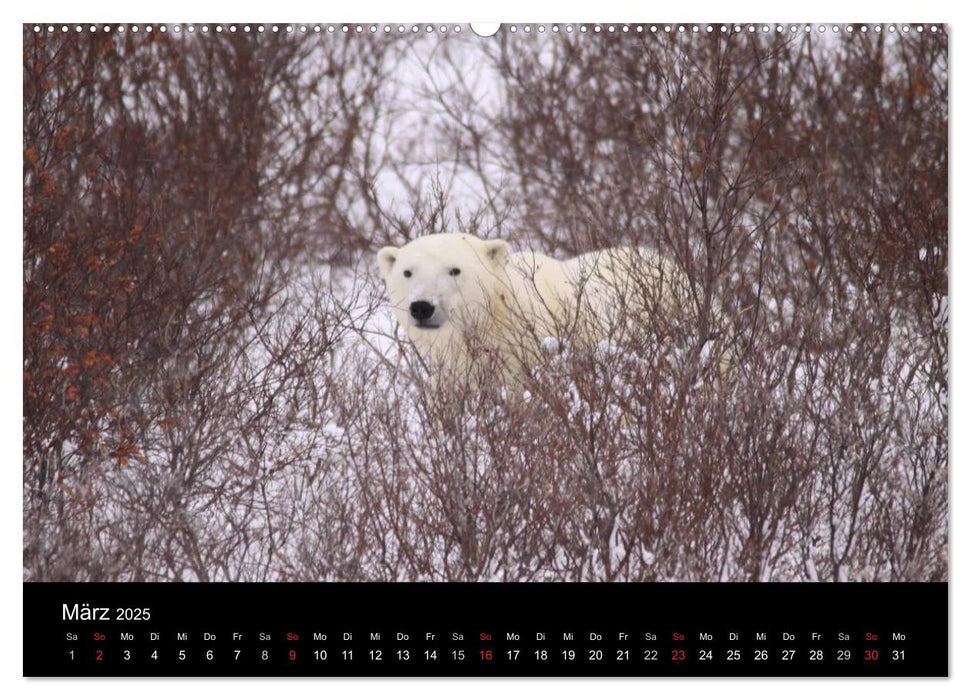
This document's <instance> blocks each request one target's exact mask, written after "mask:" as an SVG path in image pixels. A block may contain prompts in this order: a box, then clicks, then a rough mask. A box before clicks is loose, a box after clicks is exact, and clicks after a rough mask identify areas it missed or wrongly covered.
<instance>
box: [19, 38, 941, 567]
mask: <svg viewBox="0 0 971 700" xmlns="http://www.w3.org/2000/svg"><path fill="white" fill-rule="evenodd" d="M855 29H856V31H853V32H846V31H843V32H842V33H840V34H839V35H833V34H832V33H829V34H827V35H825V36H821V35H819V34H818V33H815V32H811V33H806V32H804V31H802V29H801V28H799V31H797V32H790V31H789V30H788V28H785V30H784V31H782V32H778V33H777V32H775V31H770V32H768V33H763V32H761V31H755V32H748V31H747V28H743V29H742V31H739V32H734V31H728V32H721V31H718V28H716V29H715V31H713V32H712V33H710V34H708V33H706V32H704V30H702V32H700V33H698V34H695V33H691V32H685V33H678V32H672V33H671V34H665V33H664V32H659V33H656V34H653V33H650V32H641V33H638V32H636V31H635V30H634V29H631V30H630V31H629V32H627V33H621V32H619V31H618V32H614V33H608V32H600V33H595V32H586V33H583V34H580V33H574V34H567V33H566V32H561V33H559V34H553V33H551V32H547V33H545V34H539V33H537V32H533V33H531V34H528V35H527V34H524V33H522V32H519V33H517V34H512V33H509V32H505V31H503V32H500V33H499V34H498V35H497V36H496V37H495V38H493V39H490V40H484V39H479V38H477V37H471V36H465V35H460V36H454V35H453V36H449V37H447V38H444V37H438V36H430V37H429V36H417V37H411V36H406V37H404V38H397V37H393V38H386V37H382V36H375V35H371V34H369V33H367V32H364V33H363V35H358V34H355V33H353V32H351V33H349V34H348V35H343V34H342V33H341V32H337V33H336V35H328V34H321V35H316V34H308V35H300V34H298V33H293V34H289V35H288V34H286V33H279V34H274V33H270V32H267V33H263V34H257V33H255V32H252V33H242V32H236V33H229V32H223V33H221V34H218V35H217V34H215V33H210V34H209V35H202V34H198V33H197V34H195V35H189V34H188V33H185V34H182V35H176V34H175V33H173V32H168V33H165V34H163V33H161V32H158V31H156V32H153V33H151V34H149V33H145V32H142V33H139V34H133V33H131V32H124V33H117V32H114V31H112V32H110V33H104V32H101V31H100V29H99V31H98V32H95V33H93V34H89V33H88V32H82V33H79V34H75V33H67V34H62V33H59V32H55V33H53V34H49V33H47V32H45V31H42V32H40V33H35V32H34V31H33V28H32V27H25V32H24V328H23V331H24V347H23V350H24V380H23V382H24V391H23V393H24V575H25V578H27V579H30V580H53V579H70V580H146V579H147V580H187V579H189V580H216V579H230V580H237V579H255V580H266V579H274V580H275V579H282V580H297V579H328V580H331V579H336V580H348V579H350V580H364V579H368V580H370V579H378V580H412V579H421V580H425V579H444V580H482V579H489V580H817V579H818V580H846V579H868V580H870V579H875V580H942V579H946V577H947V565H948V563H947V466H948V440H947V438H948V435H947V418H948V412H947V399H948V367H947V330H948V297H947V251H948V246H947V169H948V161H947V130H948V121H947V120H948V113H947V37H946V33H945V32H944V31H942V30H938V31H934V32H932V31H931V30H930V28H929V27H925V28H923V31H920V32H918V31H917V30H916V28H913V29H911V31H908V32H906V33H905V32H903V31H896V32H893V33H892V32H889V31H888V30H887V28H886V27H884V28H882V31H879V32H877V31H873V27H870V31H868V32H866V33H863V32H861V31H860V28H859V27H856V28H855ZM379 34H380V33H379ZM392 34H393V33H392ZM456 229H463V230H468V231H471V232H473V233H479V234H480V235H484V236H485V235H501V236H504V237H507V238H508V239H510V240H511V241H512V242H513V243H514V245H517V246H519V247H533V248H537V249H540V250H543V251H544V252H547V253H550V254H557V255H561V256H566V255H572V254H577V253H581V252H586V251H589V250H593V249H596V248H599V247H604V246H609V245H628V244H638V245H644V246H649V247H652V248H655V249H657V250H659V251H661V252H662V253H664V254H665V255H667V256H669V257H671V258H672V259H673V260H675V261H676V262H677V263H678V264H679V265H680V266H681V267H682V268H683V269H684V270H685V272H686V273H687V274H688V275H689V276H690V277H691V279H692V280H693V281H694V282H695V285H696V289H697V294H696V295H695V296H696V298H695V300H694V304H695V307H696V308H695V309H694V310H693V311H694V312H697V313H692V314H690V316H691V317H692V318H697V319H698V323H699V324H701V326H703V327H699V328H698V329H697V330H698V335H699V337H705V336H707V333H708V330H709V328H708V327H707V326H706V325H705V324H708V323H709V322H710V321H711V319H713V318H714V317H715V316H716V315H721V316H724V317H725V318H728V319H730V321H731V328H732V330H731V338H730V341H731V346H732V347H733V348H734V350H733V352H734V357H735V360H736V363H735V364H736V370H735V371H734V372H733V373H732V375H731V376H730V377H728V378H725V377H716V376H714V374H713V370H712V369H711V368H710V367H708V366H707V365H706V364H705V363H704V362H703V361H702V360H703V358H702V357H700V356H699V353H698V352H692V351H686V352H682V351H681V349H677V348H672V347H669V346H667V345H666V344H665V343H664V342H663V338H664V337H665V335H664V333H663V332H662V331H663V329H659V328H656V327H653V326H651V324H647V325H646V326H645V328H644V329H643V334H642V342H640V343H635V344H634V345H636V347H634V346H631V345H630V344H628V346H626V347H616V346H609V347H607V346H604V347H599V348H596V349H593V350H592V351H589V352H587V351H581V350H577V351H575V352H567V351H562V352H557V353H551V357H550V362H549V363H548V366H546V367H542V368H532V369H531V372H530V375H529V377H528V378H527V380H526V382H525V392H522V391H521V390H520V391H517V392H515V393H516V394H517V395H515V396H511V395H510V392H509V391H504V390H502V389H501V388H499V387H494V386H490V382H489V378H488V377H484V378H483V377H470V378H467V381H461V382H456V383H455V385H454V386H451V387H448V388H447V389H444V388H443V387H441V386H438V387H436V388H435V389H422V388H421V386H422V367H421V364H420V362H419V361H418V360H417V359H416V358H415V357H414V354H413V352H412V351H411V349H410V348H409V347H408V346H407V344H406V343H402V342H399V341H398V336H397V335H396V334H395V332H394V329H393V328H391V324H390V320H389V315H388V313H387V310H386V309H384V308H382V306H381V302H380V293H381V289H380V284H379V283H378V282H377V281H376V275H375V274H374V273H375V271H374V270H372V267H371V266H372V255H373V252H374V251H375V250H376V249H377V248H379V247H380V246H381V245H385V244H386V243H388V242H394V243H398V244H400V243H402V242H404V240H407V239H409V238H411V237H414V236H417V235H421V234H422V233H428V232H432V231H441V230H456ZM436 392H441V393H436ZM523 393H524V395H525V398H524V396H523V395H521V394H523Z"/></svg>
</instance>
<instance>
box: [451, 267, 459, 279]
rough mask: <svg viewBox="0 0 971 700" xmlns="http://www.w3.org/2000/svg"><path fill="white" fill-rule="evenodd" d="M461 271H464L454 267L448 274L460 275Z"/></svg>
mask: <svg viewBox="0 0 971 700" xmlns="http://www.w3.org/2000/svg"><path fill="white" fill-rule="evenodd" d="M461 273H462V271H461V270H460V269H458V268H457V267H453V268H452V269H451V270H449V271H448V274H450V275H451V276H452V277H458V276H459V275H460V274H461Z"/></svg>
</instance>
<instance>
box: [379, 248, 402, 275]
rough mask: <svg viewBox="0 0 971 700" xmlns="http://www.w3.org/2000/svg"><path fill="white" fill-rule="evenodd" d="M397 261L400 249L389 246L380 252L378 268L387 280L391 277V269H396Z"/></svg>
mask: <svg viewBox="0 0 971 700" xmlns="http://www.w3.org/2000/svg"><path fill="white" fill-rule="evenodd" d="M397 259H398V249H397V248H395V247H394V246H387V247H386V248H382V249H381V250H379V251H378V266H379V267H380V268H381V274H383V275H384V278H385V279H388V278H389V277H391V268H392V267H394V261H395V260H397Z"/></svg>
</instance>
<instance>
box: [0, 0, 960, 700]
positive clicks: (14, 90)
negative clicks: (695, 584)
mask: <svg viewBox="0 0 971 700" xmlns="http://www.w3.org/2000/svg"><path fill="white" fill-rule="evenodd" d="M955 6H956V3H954V2H953V0H951V1H950V2H945V1H944V0H924V1H922V2H919V3H916V2H909V3H908V2H901V1H899V0H889V1H887V2H881V3H879V4H877V3H871V2H867V3H848V2H845V0H843V1H842V2H836V1H835V0H820V1H817V2H813V3H812V4H809V5H807V4H804V3H779V2H778V1H777V0H776V1H775V2H735V3H726V2H724V1H722V2H714V1H712V0H706V1H704V2H694V3H692V4H690V5H688V4H682V5H677V6H673V5H669V4H661V5H658V6H652V5H650V4H648V3H646V2H644V0H640V1H633V0H627V1H621V0H591V1H590V2H588V3H587V4H586V5H584V4H582V3H579V2H576V1H571V2H565V3H554V2H552V1H551V0H544V1H541V2H533V3H528V4H527V3H525V2H523V1H522V0H519V1H517V0H488V1H486V2H481V3H479V4H478V5H476V6H473V5H471V4H469V3H461V2H455V0H452V1H451V2H446V1H445V0H422V1H420V2H418V1H413V2H400V1H399V2H393V1H392V0H380V1H373V0H370V1H369V0H364V1H358V2H354V3H348V4H346V5H344V4H341V5H337V4H333V3H330V4H326V5H325V4H322V3H310V2H306V1H304V2H293V1H291V0H273V1H272V2H263V3H258V2H252V1H246V2H239V3H233V4H231V5H230V4H223V6H222V7H220V4H219V3H200V2H198V1H195V2H190V1H188V0H171V1H166V2H164V3H159V4H158V5H157V6H152V5H150V4H147V3H132V2H130V1H128V2H117V1H116V2H88V3H79V2H77V1H76V0H75V1H74V2H67V1H66V0H50V1H48V2H45V3H43V4H40V3H38V4H34V5H23V4H17V5H16V6H14V7H12V8H11V7H10V6H9V5H8V6H7V7H5V8H4V9H3V10H2V12H3V14H4V16H5V17H4V18H5V20H6V21H4V22H3V23H2V24H0V28H2V31H3V37H2V38H3V41H2V42H0V55H2V58H3V60H2V61H0V75H2V80H3V88H4V92H3V94H7V95H8V96H9V97H8V101H9V102H10V103H13V102H15V98H14V96H16V95H19V94H21V85H22V74H21V71H22V68H21V66H22V59H21V55H22V49H21V46H22V43H21V42H22V39H21V24H22V23H23V22H26V21H36V20H52V19H56V20H59V21H62V22H63V21H69V20H75V21H78V20H91V19H96V20H101V21H104V20H106V19H110V20H111V21H116V22H145V21H159V20H163V21H167V22H200V21H207V22H208V21H212V20H213V19H216V20H219V21H223V22H227V21H254V20H255V21H259V20H262V19H278V20H282V21H288V20H294V21H310V20H313V21H325V20H333V21H348V20H353V21H357V22H368V23H371V22H382V23H384V22H389V23H390V22H406V21H410V22H415V21H418V22H424V21H429V20H431V21H434V22H441V21H447V22H449V23H455V22H457V23H462V24H464V23H467V22H471V21H498V20H506V21H511V22H516V23H524V22H531V23H538V22H545V23H549V22H550V20H554V19H555V20H556V21H559V22H573V23H576V22H585V21H597V22H601V23H603V22H625V21H627V22H630V21H636V20H637V19H649V20H652V21H657V20H661V21H665V20H671V21H677V22H728V21H734V22H738V21H740V20H742V21H745V20H748V21H751V20H762V21H771V22H783V23H785V22H806V21H807V20H812V19H817V20H825V21H826V22H827V23H833V22H836V23H844V22H860V21H867V22H876V21H882V22H915V21H922V22H924V21H926V22H927V23H930V22H948V23H949V24H950V25H951V26H950V28H949V32H950V62H951V71H950V90H951V95H952V97H951V113H950V118H949V122H950V123H951V124H952V125H958V127H957V128H955V127H952V129H951V137H952V138H951V142H950V148H949V158H950V161H951V163H952V172H951V178H952V179H951V185H950V190H951V193H952V195H953V194H960V193H962V192H963V191H964V184H965V182H966V178H965V177H964V175H965V174H966V169H965V168H964V167H958V164H960V165H961V166H964V165H965V164H966V163H967V158H966V157H965V156H966V155H967V153H966V151H967V146H966V144H965V139H964V138H963V135H962V130H961V126H960V125H961V122H960V121H959V119H960V118H961V117H962V116H964V115H966V114H968V110H967V109H966V106H967V99H968V92H967V89H966V87H967V86H966V85H965V83H964V81H963V80H962V78H963V76H965V75H967V70H966V69H967V68H968V66H967V60H966V55H968V53H967V52H966V50H965V49H964V47H963V45H962V43H961V40H960V39H961V37H962V35H963V34H964V28H965V26H968V25H965V23H964V21H963V13H959V12H958V10H957V9H956V8H955ZM6 15H14V16H12V17H6ZM807 15H808V16H807ZM19 113H20V112H19V109H18V108H16V107H15V106H14V105H13V104H10V105H8V107H7V108H6V109H5V110H4V111H3V112H2V115H3V116H2V119H3V127H4V128H3V136H4V138H3V140H2V141H0V144H2V146H0V147H2V149H3V159H2V161H0V162H3V163H4V164H5V167H4V168H3V171H2V177H3V185H4V187H3V191H4V192H6V193H7V194H6V196H5V197H4V198H3V200H2V201H3V202H4V207H3V215H4V222H5V224H6V225H5V226H4V227H3V229H2V230H3V231H5V235H3V236H0V246H2V249H0V260H2V261H3V265H4V267H5V268H6V269H5V270H4V274H3V275H2V276H0V284H2V292H0V324H2V325H0V328H3V329H5V331H6V332H5V333H4V335H5V336H6V337H7V340H6V342H4V343H3V344H2V345H0V357H2V362H3V368H4V375H3V376H6V377H14V378H19V377H20V376H21V371H22V362H21V352H22V351H21V348H22V344H21V340H20V337H21V328H22V323H21V315H22V313H21V306H22V290H21V280H22V268H21V260H22V250H21V248H22V237H21V236H18V235H16V232H18V231H21V230H22V215H21V207H20V206H18V205H17V202H18V201H22V197H20V196H19V195H20V193H21V192H22V174H21V172H22V171H21V162H20V161H21V158H22V148H21V144H20V141H21V138H20V134H21V129H20V128H19V123H20V120H19V117H18V114H19ZM950 207H951V210H950V211H951V231H952V232H954V233H953V234H952V235H951V239H950V251H949V256H950V269H951V296H952V301H951V304H950V309H951V311H952V315H951V329H952V330H951V357H952V358H954V362H952V365H951V368H950V369H951V371H950V381H951V416H952V418H951V436H952V438H951V458H950V462H951V470H950V472H951V473H950V478H951V487H952V490H951V529H950V537H951V553H952V557H951V576H950V580H951V606H952V607H951V635H950V636H951V652H950V658H951V674H952V678H951V680H949V681H926V680H903V681H900V680H898V681H892V680H877V681H865V680H845V681H844V680H804V681H790V680H694V679H692V680H669V679H649V680H632V681H628V680H583V679H573V680H563V681H540V680H523V681H510V680H488V681H482V682H475V681H467V680H455V681H453V680H424V681H421V680H416V681H395V680H302V679H292V680H276V679H272V680H253V679H246V680H215V681H213V680H167V681H144V680H136V681H127V680H111V681H93V680H87V681H54V680H24V679H22V678H21V674H22V650H21V629H20V625H21V620H22V619H23V615H22V600H21V595H22V568H21V558H22V553H21V550H22V545H21V535H20V533H21V528H22V522H21V518H20V513H21V510H22V502H21V493H22V492H21V487H20V479H21V476H20V475H21V472H22V470H21V469H18V468H17V465H18V464H20V463H21V461H22V458H21V454H22V451H21V441H22V425H21V423H22V420H21V416H22V397H21V396H19V395H17V392H16V389H15V387H16V386H17V385H18V384H19V381H14V382H13V386H11V387H9V388H7V390H6V391H5V392H4V398H3V401H2V402H0V447H2V450H3V453H2V455H3V457H4V458H5V459H3V460H2V461H0V465H2V467H3V470H2V473H3V475H4V479H5V481H4V484H3V486H4V488H3V489H2V493H3V494H4V497H5V499H6V502H5V503H4V505H5V506H6V507H4V508H2V511H0V512H2V513H3V525H2V527H0V542H2V554H3V556H2V559H0V562H2V571H3V576H2V577H0V586H2V588H0V592H2V593H4V594H6V595H5V596H4V597H3V599H5V600H8V601H9V600H15V601H18V605H17V606H16V610H15V611H14V614H13V615H10V617H11V618H12V624H10V625H8V626H7V629H6V630H4V632H5V634H3V636H2V641H0V668H2V670H3V675H2V677H0V678H2V679H3V680H5V681H6V680H12V681H13V682H11V683H4V686H5V687H6V688H7V692H8V693H9V692H13V693H14V694H16V695H28V694H29V696H30V697H37V698H55V697H57V698H71V699H72V700H73V699H74V698H78V699H80V698H87V697H91V698H99V699H101V698H116V697H117V698H127V699H130V698H132V697H138V698H139V699H142V698H145V699H149V698H156V697H158V698H163V697H164V698H169V697H170V696H171V695H175V694H178V695H183V694H184V695H186V696H187V697H196V696H198V695H202V694H207V695H211V694H212V693H213V692H217V693H220V694H222V695H225V696H227V697H232V698H234V699H235V698H237V697H240V698H249V697H252V698H266V697H267V696H268V695H270V694H277V693H285V694H286V695H287V696H291V697H295V698H296V697H314V698H324V697H360V696H363V697H370V696H374V697H378V696H381V697H394V698H422V699H424V698H450V699H452V698H457V697H461V698H490V699H493V700H494V699H495V698H496V697H497V696H501V697H502V698H506V697H527V696H534V695H537V694H542V695H543V696H547V697H550V698H559V697H563V698H584V699H585V700H589V699H590V698H591V697H594V696H597V695H606V694H609V697H610V698H611V699H613V698H627V697H630V698H640V699H645V698H649V697H652V696H654V697H668V698H679V699H680V698H692V697H704V698H706V699H712V700H720V699H721V698H725V697H745V698H761V697H765V698H779V697H785V698H786V700H789V699H790V698H817V697H818V696H821V695H825V696H828V697H833V698H840V697H851V696H861V695H867V696H875V695H879V696H880V697H881V699H882V698H884V697H887V698H896V697H900V698H913V697H915V696H918V695H923V694H925V693H926V694H929V695H932V696H933V697H934V698H935V700H936V698H937V697H961V696H962V695H965V694H966V693H967V692H968V691H969V686H971V684H969V683H968V679H971V669H969V668H968V660H971V643H969V642H968V641H966V639H967V637H966V635H967V634H968V633H971V627H969V625H968V624H967V622H968V609H969V606H968V604H967V603H966V602H965V601H966V597H967V593H968V590H967V585H966V582H967V579H968V570H969V569H968V558H969V556H971V555H969V556H962V555H961V554H959V552H960V550H961V548H962V547H963V548H964V549H965V552H964V553H963V554H965V555H966V554H967V546H966V545H967V542H968V525H967V523H968V518H967V516H965V515H963V513H962V510H963V509H962V506H964V507H967V506H968V505H969V503H968V497H967V495H968V494H967V489H966V488H965V484H966V483H967V478H968V477H966V476H965V475H964V474H963V472H964V470H966V469H968V468H969V467H971V461H969V460H968V459H967V457H968V444H967V443H968V440H967V437H966V433H967V428H966V427H965V428H963V429H962V427H961V426H967V425H969V422H968V416H967V411H965V410H963V409H964V402H965V401H967V397H968V391H967V390H968V379H967V377H968V376H969V372H967V371H966V370H965V366H966V365H964V364H962V362H963V361H964V358H965V357H967V356H968V352H967V351H968V349H969V347H971V346H969V344H968V342H967V312H966V311H965V309H966V304H967V302H968V284H967V280H968V278H969V277H971V270H969V269H968V262H969V261H968V255H967V250H968V244H967V243H966V242H965V238H966V236H967V235H968V233H967V230H968V229H967V225H966V224H967V216H966V214H965V211H966V209H967V205H966V204H965V203H964V201H963V200H962V198H961V197H960V196H959V197H953V196H952V198H951V200H950ZM962 232H964V233H963V234H962ZM10 329H12V330H10ZM11 335H13V336H15V337H14V339H11V338H10V336H11ZM965 512H966V511H965Z"/></svg>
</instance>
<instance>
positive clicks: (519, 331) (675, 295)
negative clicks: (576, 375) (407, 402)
mask: <svg viewBox="0 0 971 700" xmlns="http://www.w3.org/2000/svg"><path fill="white" fill-rule="evenodd" d="M378 263H379V266H380V268H381V272H382V273H383V274H384V278H385V282H386V285H387V291H388V297H389V299H390V301H391V304H392V307H393V308H394V311H395V313H396V315H397V318H398V322H399V323H400V324H401V326H402V327H404V328H405V329H407V332H408V335H409V337H410V338H411V340H412V341H413V342H414V344H415V346H416V348H417V349H418V351H419V354H420V355H421V356H422V358H423V359H424V360H425V361H426V363H428V365H429V368H430V369H431V371H433V372H440V371H457V372H468V371H470V370H471V369H472V364H471V363H472V362H473V360H472V358H479V359H481V360H483V361H487V360H494V361H496V362H497V366H498V367H499V368H500V370H501V371H502V372H503V373H504V374H506V375H507V377H506V378H507V379H508V378H510V375H514V374H515V373H516V372H517V371H520V370H522V369H523V367H524V366H529V365H535V364H537V363H540V362H542V361H543V360H542V358H543V357H544V356H545V354H546V353H545V352H544V351H543V339H545V338H549V337H555V338H567V339H569V340H570V342H573V343H582V344H594V343H596V342H599V341H601V340H606V339H608V338H609V337H610V336H612V335H614V334H617V333H618V332H619V331H620V330H622V329H627V330H630V329H631V328H636V327H637V324H638V322H640V321H643V320H644V319H643V318H639V315H643V314H656V313H664V314H665V315H666V316H672V317H677V316H679V315H682V316H685V317H694V314H693V312H691V311H689V310H690V309H693V308H695V303H696V301H697V300H696V299H695V298H694V296H693V294H692V287H691V285H690V284H689V282H688V281H687V279H686V277H685V276H684V274H683V273H681V272H680V270H678V268H677V267H676V266H675V265H674V264H672V263H671V262H670V261H668V260H666V259H664V258H662V257H660V256H658V255H657V254H656V253H652V252H650V251H647V250H644V249H632V248H611V249H607V250H603V251H599V252H595V253H588V254H586V255H581V256H579V257H576V258H572V259H570V260H567V261H559V260H555V259H553V258H550V257H548V256H545V255H542V254H540V253H535V252H522V253H512V252H510V250H509V246H508V244H507V243H506V242H505V241H502V240H483V239H480V238H477V237H475V236H472V235H469V234H462V233H439V234H433V235H429V236H423V237H421V238H418V239H416V240H414V241H412V242H410V243H408V244H407V245H405V246H402V247H401V248H394V247H388V248H383V249H382V250H381V251H380V252H379V253H378ZM454 270H459V273H458V274H457V275H454V274H450V273H451V272H452V271H454ZM406 272H408V273H410V277H406V276H405V274H406ZM416 302H419V303H421V302H424V303H427V304H431V305H432V306H433V307H434V314H433V315H432V316H431V317H429V318H428V319H426V320H425V321H424V323H422V322H419V321H418V320H416V318H415V317H414V315H413V314H412V313H411V307H412V304H414V303H416ZM426 309H427V307H426ZM641 327H643V326H641Z"/></svg>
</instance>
